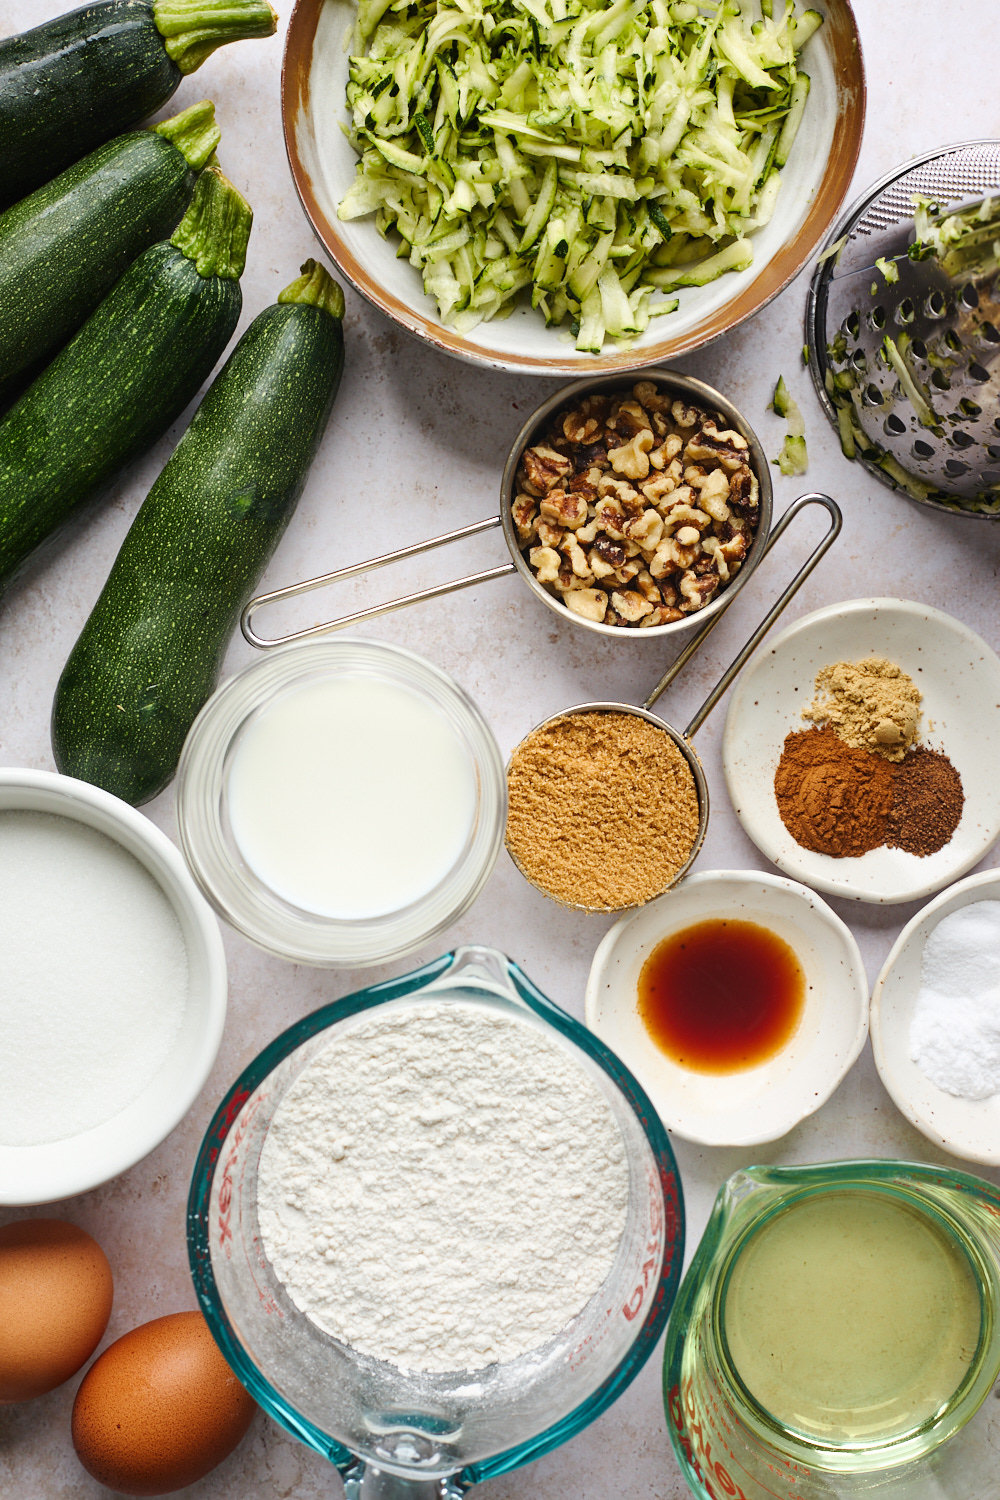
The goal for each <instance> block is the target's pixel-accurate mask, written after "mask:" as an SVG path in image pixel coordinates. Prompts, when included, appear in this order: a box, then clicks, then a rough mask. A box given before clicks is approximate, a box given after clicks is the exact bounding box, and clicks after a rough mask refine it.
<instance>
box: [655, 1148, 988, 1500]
mask: <svg viewBox="0 0 1000 1500" xmlns="http://www.w3.org/2000/svg"><path fill="white" fill-rule="evenodd" d="M845 1194H846V1195H850V1196H851V1198H852V1199H853V1200H854V1202H855V1203H857V1204H858V1205H860V1209H859V1211H860V1212H861V1213H862V1214H867V1215H869V1216H874V1215H877V1214H879V1213H886V1212H889V1213H902V1214H905V1215H912V1216H913V1218H914V1222H916V1223H917V1224H918V1225H919V1227H920V1232H921V1233H924V1232H926V1234H927V1236H928V1244H929V1245H930V1244H936V1245H937V1246H938V1247H939V1248H940V1249H941V1250H942V1252H943V1253H944V1254H946V1255H947V1256H949V1257H952V1258H953V1259H954V1263H955V1264H956V1265H957V1266H959V1267H962V1268H964V1270H963V1272H962V1274H963V1275H965V1276H966V1277H967V1280H968V1284H969V1286H971V1287H972V1288H973V1289H974V1290H973V1291H972V1293H971V1297H972V1305H973V1306H974V1308H975V1312H976V1317H975V1322H974V1323H972V1324H970V1327H972V1328H973V1329H975V1328H976V1327H978V1337H977V1336H976V1334H975V1332H973V1336H972V1337H971V1338H970V1339H969V1341H968V1344H967V1345H966V1346H964V1348H963V1360H962V1366H961V1367H962V1369H963V1371H964V1373H963V1374H962V1375H961V1377H956V1378H955V1382H954V1385H951V1383H950V1382H949V1387H948V1389H947V1391H946V1392H945V1394H944V1395H943V1396H941V1397H940V1399H939V1398H938V1396H937V1395H932V1396H931V1398H930V1403H929V1406H928V1408H927V1409H925V1410H923V1411H920V1410H918V1407H917V1404H916V1403H915V1402H909V1403H904V1404H902V1405H900V1404H899V1402H898V1400H897V1401H894V1399H893V1392H892V1388H891V1383H885V1384H884V1385H883V1386H882V1387H881V1388H879V1387H878V1385H877V1382H876V1380H875V1379H874V1378H873V1381H872V1390H874V1391H876V1393H877V1394H876V1397H875V1398H874V1399H873V1400H872V1401H871V1403H870V1404H869V1405H866V1406H865V1407H864V1409H863V1410H862V1411H855V1412H853V1413H852V1412H850V1411H849V1410H848V1409H847V1408H844V1409H843V1410H841V1411H839V1412H837V1413H836V1421H834V1420H832V1419H828V1418H827V1417H826V1416H825V1417H824V1421H825V1422H826V1424H827V1425H826V1431H825V1432H822V1431H821V1430H820V1429H821V1426H822V1425H823V1424H813V1425H810V1422H809V1419H808V1418H803V1417H801V1416H799V1417H796V1418H795V1419H794V1420H789V1419H788V1418H787V1417H786V1418H784V1419H779V1418H777V1417H776V1416H775V1415H774V1414H773V1412H772V1411H771V1410H769V1409H768V1407H767V1405H765V1404H764V1402H763V1401H762V1400H760V1399H758V1396H757V1395H755V1394H754V1392H753V1390H751V1389H750V1388H749V1387H748V1385H747V1384H746V1383H745V1382H744V1380H743V1378H742V1377H741V1374H740V1369H739V1364H738V1360H737V1359H736V1358H734V1354H733V1348H734V1340H735V1339H736V1338H737V1337H738V1334H737V1331H736V1329H735V1327H734V1324H733V1320H732V1318H731V1309H730V1298H731V1296H732V1288H733V1286H734V1285H736V1284H737V1278H738V1276H739V1274H740V1272H739V1269H738V1268H739V1266H740V1260H741V1256H743V1255H744V1254H745V1253H746V1251H747V1248H748V1246H750V1245H752V1244H753V1243H754V1242H755V1241H754V1237H755V1236H756V1235H758V1234H759V1232H760V1231H761V1230H766V1231H772V1230H773V1229H774V1228H775V1226H779V1227H780V1225H781V1223H782V1216H785V1218H784V1223H785V1225H787V1223H788V1222H789V1220H788V1217H787V1216H788V1215H789V1214H790V1213H791V1212H793V1211H795V1210H796V1209H799V1208H801V1207H802V1206H803V1205H806V1206H807V1207H809V1208H811V1209H815V1207H816V1206H817V1205H820V1208H821V1211H822V1206H823V1204H829V1203H830V1202H831V1201H833V1195H841V1201H842V1202H843V1201H844V1200H843V1195H845ZM756 1243H758V1244H759V1243H760V1241H759V1240H758V1241H756ZM928 1253H930V1252H928ZM934 1253H935V1254H936V1253H937V1251H935V1252H934ZM743 1264H744V1265H745V1264H746V1262H745V1261H744V1262H743ZM744 1284H745V1282H744ZM893 1295H894V1293H893V1291H892V1290H890V1292H889V1294H888V1297H887V1299H886V1300H887V1303H888V1304H889V1305H884V1307H883V1308H880V1311H883V1310H884V1312H885V1314H886V1323H887V1326H888V1333H887V1334H886V1335H885V1337H886V1342H887V1344H888V1341H889V1340H891V1338H892V1336H893V1334H892V1324H893V1321H894V1316H895V1315H896V1314H895V1310H894V1306H893V1305H892V1301H893ZM998 1313H1000V1192H998V1191H997V1189H996V1188H995V1187H993V1186H992V1184H990V1183H988V1182H983V1181H982V1180H980V1179H979V1178H977V1177H970V1176H968V1175H967V1174H966V1173H964V1172H951V1171H947V1170H945V1169H943V1168H940V1167H931V1166H924V1165H921V1164H917V1163H913V1162H897V1161H847V1162H833V1163H825V1164H821V1165H818V1166H808V1167H777V1168H769V1167H750V1168H748V1169H747V1170H745V1171H741V1172H737V1173H736V1174H735V1175H734V1176H732V1177H730V1179H729V1181H728V1182H727V1183H725V1184H724V1186H723V1188H722V1190H721V1192H720V1193H719V1196H718V1198H717V1199H716V1203H715V1208H714V1210H713V1212H712V1217H711V1219H710V1220H709V1224H708V1228H707V1229H706V1231H705V1234H704V1237H703V1239H702V1241H701V1244H700V1245H699V1247H698V1250H697V1253H696V1254H695V1257H694V1260H693V1261H692V1263H691V1266H690V1268H689V1270H688V1273H687V1275H686V1276H685V1278H684V1282H683V1285H682V1286H681V1290H680V1292H679V1294H678V1297H677V1302H676V1304H675V1307H674V1312H673V1316H672V1318H671V1321H670V1327H669V1330H668V1333H667V1342H666V1349H665V1353H664V1363H663V1390H664V1400H665V1403H666V1409H667V1425H668V1429H669V1431H670V1437H671V1441H672V1443H673V1445H674V1450H675V1452H676V1455H677V1459H678V1462H679V1463H680V1466H681V1470H682V1472H683V1473H684V1476H685V1478H686V1479H687V1482H688V1484H689V1485H690V1487H691V1489H692V1490H693V1491H694V1493H695V1495H697V1496H699V1497H701V1500H721V1497H723V1496H726V1497H729V1496H732V1497H734V1500H853V1497H855V1496H871V1495H877V1496H879V1497H880V1500H881V1497H884V1500H997V1497H998V1496H1000V1400H998V1399H997V1398H998V1396H1000V1385H998V1384H997V1376H998V1372H1000V1320H998ZM879 1337H880V1338H881V1337H882V1334H881V1332H880V1333H879ZM764 1343H765V1348H766V1354H767V1358H768V1359H770V1360H773V1361H774V1366H773V1367H775V1368H778V1367H781V1366H782V1364H783V1361H784V1360H785V1359H786V1358H788V1353H787V1350H782V1349H781V1348H778V1349H775V1350H773V1351H772V1349H771V1346H770V1344H769V1343H766V1341H764ZM735 1347H737V1348H738V1347H739V1345H738V1343H736V1344H735ZM853 1348H854V1345H853V1344H850V1343H849V1344H848V1351H849V1354H850V1353H851V1351H853ZM822 1365H823V1355H822V1353H820V1354H819V1355H817V1358H816V1361H815V1364H814V1365H812V1366H810V1374H809V1380H812V1377H813V1371H814V1370H815V1371H816V1372H817V1374H816V1382H817V1385H821V1384H822V1381H823V1379H824V1378H826V1377H825V1376H824V1373H823V1369H822ZM879 1378H882V1377H881V1375H880V1377H879ZM921 1378H922V1379H923V1375H921ZM806 1383H807V1384H808V1381H807V1382H806ZM924 1389H925V1390H926V1391H927V1392H931V1393H933V1392H935V1391H936V1385H935V1381H934V1379H933V1378H932V1373H928V1375H927V1377H926V1384H925V1387H924ZM808 1399H809V1398H808V1393H806V1392H803V1398H802V1410H804V1411H807V1410H808ZM772 1404H773V1403H772ZM832 1411H833V1405H832V1403H831V1406H830V1412H832Z"/></svg>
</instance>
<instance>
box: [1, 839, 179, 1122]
mask: <svg viewBox="0 0 1000 1500" xmlns="http://www.w3.org/2000/svg"><path fill="white" fill-rule="evenodd" d="M187 985H188V977H187V949H186V947H185V944H184V938H183V935H182V933H181V930H180V927H179V925H178V922H177V918H176V916H175V915H174V910H173V907H172V906H171V905H170V902H169V901H168V900H167V898H166V896H165V895H164V893H163V891H162V890H161V889H160V887H159V886H158V885H157V883H156V881H155V880H154V879H153V877H152V876H151V875H150V874H149V872H148V870H145V869H144V868H143V866H142V865H141V864H140V863H139V861H138V860H137V859H135V858H133V856H132V855H131V854H129V853H128V851H127V850H125V849H123V848H122V847H121V845H120V844H118V843H116V842H115V841H114V840H113V839H110V838H108V837H106V836H105V835H104V834H103V833H99V832H98V831H97V829H95V828H88V827H87V826H85V825H84V824H83V823H78V822H76V821H75V819H73V818H63V817H59V816H57V815H55V814H52V813H36V812H20V811H4V812H0V1035H2V1037H3V1045H2V1046H0V1145H4V1146H37V1145H43V1144H45V1143H46V1142H49V1141H61V1140H66V1139H68V1138H69V1137H71V1136H75V1135H79V1134H80V1133H81V1132H82V1131H84V1130H89V1129H91V1128H92V1127H94V1126H96V1125H102V1124H103V1123H104V1122H105V1120H110V1119H111V1118H112V1117H113V1116H114V1115H116V1114H118V1113H120V1111H121V1110H123V1109H124V1108H125V1107H126V1106H127V1105H129V1104H131V1103H132V1101H133V1099H136V1098H138V1096H139V1094H141V1093H142V1091H143V1089H144V1088H145V1087H146V1085H147V1084H148V1083H149V1082H150V1080H151V1079H152V1078H153V1077H154V1075H155V1074H156V1073H157V1072H158V1071H159V1069H160V1068H161V1067H162V1066H163V1063H164V1062H165V1060H166V1058H167V1055H168V1053H169V1052H170V1049H171V1047H172V1045H173V1042H174V1038H175V1036H176V1034H177V1031H178V1030H179V1028H180V1024H181V1021H182V1019H183V1015H184V1007H185V1004H186V1001H187Z"/></svg>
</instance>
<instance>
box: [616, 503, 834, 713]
mask: <svg viewBox="0 0 1000 1500" xmlns="http://www.w3.org/2000/svg"><path fill="white" fill-rule="evenodd" d="M807 505H822V507H823V509H824V510H826V511H827V512H828V513H829V516H830V525H829V527H828V529H827V531H826V532H825V534H824V536H823V538H822V540H821V541H820V542H819V545H818V546H817V547H816V548H815V549H814V550H813V551H812V552H811V553H810V555H809V557H808V558H807V559H806V561H805V562H804V563H803V565H802V567H801V568H800V569H799V571H798V572H797V573H796V575H795V577H794V578H793V579H792V581H791V583H790V584H789V585H788V587H787V588H786V589H785V591H784V593H783V594H782V595H781V597H780V599H778V600H777V601H776V603H774V604H773V605H772V606H771V608H770V609H769V610H768V612H767V614H766V615H765V616H764V618H763V620H761V622H760V624H759V625H758V626H757V629H756V630H755V631H754V633H753V635H752V636H751V637H750V639H749V640H748V641H747V643H746V645H745V646H744V647H743V650H742V651H741V652H740V653H739V655H738V656H737V657H736V658H735V659H734V660H733V661H731V662H730V664H729V666H728V667H727V668H726V670H725V671H724V672H723V674H722V676H721V677H720V678H719V680H718V682H717V683H716V684H715V687H714V688H713V689H712V691H711V692H710V693H709V695H708V697H707V698H706V699H705V701H704V703H703V704H702V705H701V707H700V708H699V710H698V712H697V713H696V714H695V716H694V718H693V719H692V720H691V722H690V724H689V725H688V727H687V728H686V729H685V731H684V738H685V739H690V738H691V736H692V735H693V734H696V733H697V731H698V730H699V729H700V728H701V726H702V725H703V724H704V722H705V720H706V719H707V718H708V716H709V714H710V713H711V712H712V709H713V708H714V707H715V705H716V704H717V703H718V701H719V699H720V698H721V697H722V695H723V693H724V692H725V691H726V689H727V688H728V687H729V684H730V683H731V682H732V680H733V678H734V677H735V676H736V675H737V673H738V672H740V671H741V670H742V668H743V667H744V666H745V665H746V663H747V661H748V660H749V659H750V657H751V656H752V655H753V653H754V652H755V651H756V649H757V647H758V646H759V645H760V643H761V641H762V640H763V639H764V637H765V636H766V635H767V632H768V631H769V630H770V628H771V626H772V625H773V624H774V622H775V620H776V619H777V618H778V616H779V615H780V614H781V613H782V611H783V610H784V609H785V607H786V606H787V605H788V604H789V603H790V602H791V601H792V599H794V597H795V595H796V594H797V593H798V591H799V589H800V588H801V587H802V585H803V584H804V583H805V581H806V579H807V578H808V577H809V575H810V573H811V572H812V570H813V568H815V566H816V564H817V563H818V562H819V560H820V558H822V557H824V556H825V555H826V553H827V552H828V551H829V549H830V548H831V547H832V546H833V544H834V542H835V541H836V540H837V537H838V536H839V535H840V528H841V526H842V525H843V523H844V518H843V516H842V515H841V513H840V506H839V505H838V504H837V502H836V501H835V500H831V499H830V496H829V495H821V494H819V493H818V492H817V491H813V492H812V493H811V494H808V495H800V496H799V498H798V499H797V500H793V501H792V503H791V505H790V506H789V507H788V509H787V510H786V511H785V513H784V515H783V516H782V517H781V519H780V521H779V522H778V524H777V525H776V526H775V527H774V529H773V531H772V532H771V535H770V536H769V537H768V539H767V546H766V547H765V548H764V557H767V556H768V555H769V554H770V551H771V548H772V547H773V546H774V544H775V542H776V541H777V540H778V539H779V537H781V536H783V535H784V533H785V531H786V530H787V529H788V527H789V525H790V524H791V522H792V521H794V519H795V517H796V516H797V515H798V514H799V513H800V512H801V511H803V510H805V508H806V506H807ZM762 560H763V559H762ZM714 625H715V620H710V621H709V622H708V624H707V625H706V626H705V628H704V629H703V630H700V631H699V632H698V634H697V635H696V636H695V638H694V640H693V641H692V642H691V644H690V646H689V647H688V648H687V651H686V653H685V660H687V657H688V656H690V655H691V654H692V652H694V651H696V650H697V648H698V646H699V645H700V644H701V642H702V641H703V640H704V638H705V636H706V635H708V633H709V631H710V630H712V629H713V627H714ZM678 659H679V658H678ZM676 665H677V663H676V662H675V663H674V666H675V667H676ZM668 677H669V674H668ZM666 685H667V684H666V681H662V680H661V682H660V683H658V684H657V686H656V688H655V689H654V692H653V696H652V698H648V699H647V700H646V702H645V704H644V705H643V707H644V708H648V707H649V706H650V703H651V702H655V701H656V698H658V697H659V695H660V693H661V692H662V691H663V688H664V687H666Z"/></svg>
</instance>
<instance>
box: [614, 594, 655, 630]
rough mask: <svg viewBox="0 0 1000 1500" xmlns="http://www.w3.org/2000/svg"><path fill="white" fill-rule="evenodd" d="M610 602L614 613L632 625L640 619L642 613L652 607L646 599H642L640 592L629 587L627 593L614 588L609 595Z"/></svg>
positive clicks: (646, 612) (647, 612)
mask: <svg viewBox="0 0 1000 1500" xmlns="http://www.w3.org/2000/svg"><path fill="white" fill-rule="evenodd" d="M611 603H612V606H613V607H614V610H615V613H616V614H618V615H620V616H621V618H622V619H623V620H628V622H629V623H630V624H632V625H634V624H635V623H636V622H637V621H638V620H641V619H642V617H643V615H648V614H649V612H650V610H651V609H652V608H653V606H652V605H651V604H650V602H649V600H648V599H644V598H643V597H642V595H641V594H637V593H634V592H633V591H632V590H631V589H629V590H628V592H627V593H625V592H623V591H622V590H620V589H618V590H616V591H615V593H613V594H612V595H611Z"/></svg>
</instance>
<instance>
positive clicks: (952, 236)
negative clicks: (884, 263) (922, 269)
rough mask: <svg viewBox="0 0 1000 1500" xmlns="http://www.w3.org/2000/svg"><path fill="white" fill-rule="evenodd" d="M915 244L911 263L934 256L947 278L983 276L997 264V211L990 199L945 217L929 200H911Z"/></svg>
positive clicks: (999, 252)
mask: <svg viewBox="0 0 1000 1500" xmlns="http://www.w3.org/2000/svg"><path fill="white" fill-rule="evenodd" d="M913 205H914V213H913V220H914V226H915V229H916V236H917V237H916V241H915V243H914V244H912V245H911V246H910V248H909V251H908V252H907V253H908V255H909V257H910V259H911V260H926V259H927V257H928V256H930V255H933V256H934V257H935V258H936V259H937V260H938V261H939V262H940V265H941V269H942V270H943V271H944V273H945V275H946V276H952V277H956V276H957V277H961V278H963V279H964V278H965V277H968V276H984V275H987V274H988V273H989V272H991V271H994V270H996V268H997V265H998V264H1000V207H998V206H997V204H996V203H995V202H994V201H993V199H992V198H984V199H983V200H982V202H981V203H977V204H973V205H972V207H971V208H965V209H962V210H961V211H960V212H959V213H955V214H944V213H943V212H942V211H941V209H940V207H939V205H938V204H936V203H934V202H932V201H931V200H930V199H929V198H921V197H914V199H913Z"/></svg>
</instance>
